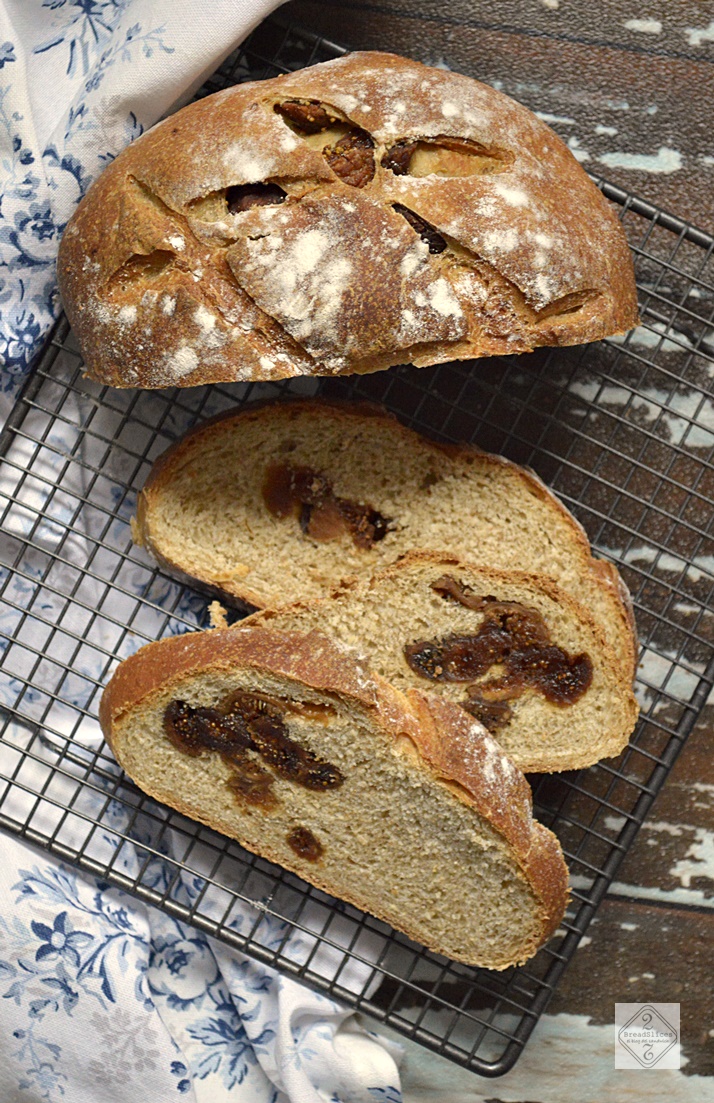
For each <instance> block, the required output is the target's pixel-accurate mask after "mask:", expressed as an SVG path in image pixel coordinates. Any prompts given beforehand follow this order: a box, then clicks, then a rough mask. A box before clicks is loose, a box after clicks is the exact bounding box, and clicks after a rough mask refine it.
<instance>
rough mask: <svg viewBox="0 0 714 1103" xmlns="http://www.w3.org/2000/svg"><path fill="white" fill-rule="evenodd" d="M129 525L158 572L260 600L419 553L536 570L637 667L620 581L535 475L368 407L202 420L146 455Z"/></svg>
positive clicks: (291, 406) (279, 407)
mask: <svg viewBox="0 0 714 1103" xmlns="http://www.w3.org/2000/svg"><path fill="white" fill-rule="evenodd" d="M133 531H134V537H135V539H136V541H137V542H138V543H140V544H144V545H145V546H146V547H147V549H148V550H149V551H151V552H152V553H153V555H154V556H155V557H156V559H157V560H158V561H159V562H160V563H161V564H162V565H164V566H165V567H167V568H168V569H170V570H172V571H174V572H179V573H180V574H182V575H185V576H188V577H189V578H191V579H194V580H198V581H200V582H201V583H203V584H204V585H206V586H209V587H211V588H213V589H215V590H216V591H218V592H219V593H220V594H221V595H222V596H224V597H225V598H227V599H228V600H233V601H236V600H238V601H240V602H244V603H247V604H249V605H252V606H254V607H257V608H265V607H275V606H278V605H282V604H285V603H286V602H292V601H300V600H311V599H313V598H317V597H322V596H324V595H325V594H327V593H329V592H330V591H331V590H332V589H333V588H334V587H335V585H336V584H337V583H338V582H339V581H340V580H342V579H344V578H347V577H350V576H362V577H366V576H369V575H371V574H373V573H374V572H375V571H377V570H379V569H380V568H382V567H385V566H387V565H388V564H389V563H393V562H394V561H395V560H396V559H398V558H399V557H400V556H401V555H403V554H404V553H405V552H408V551H412V550H414V549H427V550H428V549H433V550H444V549H446V550H447V551H448V552H450V553H453V554H456V555H459V556H461V557H462V558H464V559H466V560H467V561H469V562H473V563H475V564H477V565H483V566H491V567H498V568H504V569H511V568H517V569H522V570H523V569H525V570H527V571H529V572H530V573H533V574H544V575H547V576H549V577H551V578H553V579H555V581H557V582H558V583H559V585H560V586H562V587H563V588H564V589H565V590H567V591H568V592H569V593H571V594H573V595H574V596H575V597H576V598H578V599H579V600H580V601H582V602H583V604H585V605H586V606H587V607H588V608H589V609H590V610H591V612H592V615H593V617H595V619H596V620H597V621H598V623H599V624H600V625H601V627H602V629H603V631H604V633H605V635H606V637H607V639H608V641H609V642H610V643H611V644H612V646H613V648H614V650H615V652H616V654H617V655H618V658H619V660H620V662H621V663H622V666H623V669H624V670H625V672H626V673H627V675H628V676H632V674H633V672H634V663H635V657H636V637H635V634H634V621H633V617H632V610H631V606H630V603H629V598H628V595H627V592H626V590H625V587H624V586H623V584H622V582H621V580H620V577H619V575H618V573H617V571H616V569H615V568H614V567H613V566H612V565H611V564H609V563H606V562H604V561H601V560H597V559H595V558H593V556H592V555H591V551H590V545H589V543H588V540H587V537H586V535H585V533H584V531H583V529H582V528H581V526H580V525H579V524H578V523H577V522H576V521H575V520H574V518H573V517H572V516H571V514H570V513H569V512H568V511H567V510H566V509H565V507H564V506H563V505H562V504H561V503H560V502H559V501H558V500H557V498H556V497H555V496H554V495H553V494H552V493H551V492H550V491H549V490H548V489H547V488H546V487H545V485H544V484H543V483H542V482H541V481H540V479H538V478H537V476H535V475H534V474H533V473H532V472H530V471H528V470H526V469H525V468H523V467H519V466H517V465H516V464H513V463H510V462H509V461H508V460H505V459H503V458H502V457H499V456H493V455H489V454H488V453H485V452H481V451H479V450H478V449H476V448H473V447H470V446H459V447H456V446H449V445H444V444H438V443H435V442H434V441H431V440H427V439H426V438H424V437H422V436H420V435H419V434H418V433H415V432H414V431H412V430H410V429H407V428H405V427H404V426H403V425H401V424H400V423H399V422H398V421H397V420H396V418H394V417H393V416H392V415H390V414H388V413H386V412H385V411H384V410H382V409H378V408H376V407H372V406H369V405H366V404H349V403H328V402H321V401H314V400H310V401H305V400H297V401H292V402H290V401H289V402H277V403H268V404H256V405H255V406H247V407H245V408H243V409H241V410H238V411H232V412H229V413H227V414H224V415H222V416H220V417H218V418H216V419H213V420H211V421H208V422H206V423H204V424H203V425H201V426H199V427H198V428H197V429H195V430H193V431H192V432H189V433H188V434H187V435H186V436H185V437H184V438H183V439H182V440H181V441H179V442H178V443H176V444H175V445H173V446H172V447H171V448H169V450H168V451H167V452H165V453H164V455H163V456H161V457H160V458H159V459H158V461H157V462H156V463H155V465H154V467H153V469H152V471H151V473H150V475H149V478H148V480H147V482H146V484H145V486H144V488H143V490H142V491H141V494H140V496H139V502H138V512H137V518H136V519H135V523H134V525H133Z"/></svg>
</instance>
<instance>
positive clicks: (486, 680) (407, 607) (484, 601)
mask: <svg viewBox="0 0 714 1103" xmlns="http://www.w3.org/2000/svg"><path fill="white" fill-rule="evenodd" d="M253 625H261V626H267V627H269V628H277V629H279V630H280V631H287V632H294V631H298V632H310V631H314V630H317V631H320V632H322V633H323V634H325V635H328V636H330V638H332V639H334V640H336V641H337V642H338V643H339V644H341V645H346V646H348V647H350V648H352V649H353V650H354V651H355V652H356V653H357V654H359V655H360V656H362V657H363V658H364V659H365V661H366V662H368V664H369V667H370V669H371V670H373V671H374V672H375V673H377V674H379V675H380V676H381V677H383V678H386V680H387V681H388V682H390V683H391V684H392V685H393V686H395V687H396V688H397V689H399V690H401V691H402V692H406V691H407V690H408V689H409V688H415V689H421V690H427V691H428V692H430V693H435V694H437V695H438V696H439V697H441V698H446V699H448V700H450V701H453V702H455V703H457V704H459V705H461V706H462V707H463V708H465V709H466V710H467V711H468V712H469V713H471V715H473V716H475V717H476V718H477V719H478V720H480V721H481V723H483V724H484V726H485V727H486V728H488V730H489V731H490V732H491V734H492V735H494V736H495V738H496V739H497V740H498V742H499V743H500V744H501V746H502V747H503V749H504V750H505V751H506V753H507V754H509V755H510V756H511V758H513V760H514V762H515V763H516V765H517V766H519V767H520V769H522V770H526V771H533V772H546V771H554V770H570V769H575V768H577V767H580V766H589V765H591V764H592V763H594V762H597V761H599V760H600V759H601V758H605V757H608V756H611V755H615V754H617V753H618V752H619V751H621V750H622V748H623V747H624V746H625V744H626V743H627V740H628V738H629V735H630V733H631V731H632V728H633V726H634V723H635V719H636V717H637V703H636V701H635V697H634V694H633V692H632V683H631V679H630V677H629V675H628V674H627V672H626V671H625V670H624V668H623V666H622V663H620V662H619V661H618V659H617V657H616V656H615V654H614V652H613V650H612V648H611V647H610V646H609V644H608V643H607V642H606V640H605V638H604V635H603V633H602V631H601V630H600V628H599V626H598V625H597V624H596V622H595V621H594V620H593V618H592V617H591V615H590V614H589V612H588V610H587V609H585V607H584V606H582V605H580V604H579V603H578V602H576V601H575V600H574V599H573V598H571V597H570V596H569V595H568V594H567V593H566V592H565V591H564V590H562V589H561V588H560V587H559V586H558V585H557V584H556V583H554V582H553V581H552V580H551V579H548V578H545V577H543V576H540V577H534V576H533V575H529V574H525V573H524V572H522V571H498V570H495V569H493V568H487V567H475V566H472V565H470V564H468V563H465V562H464V561H463V560H460V559H457V558H455V557H454V556H449V555H446V554H440V553H438V552H412V553H410V554H408V555H406V556H404V557H403V558H402V559H400V560H399V561H398V562H397V563H396V564H394V565H393V566H391V567H388V568H386V569H385V570H384V571H381V572H379V573H378V574H377V575H375V576H374V577H372V578H371V579H366V580H353V581H352V582H350V583H345V584H344V585H343V586H342V587H341V588H340V589H339V590H338V591H336V592H335V593H334V594H333V595H332V596H331V597H329V598H324V599H322V600H320V601H315V602H311V603H297V604H295V605H292V606H283V607H282V608H280V609H277V610H265V611H263V612H259V613H255V614H253V616H252V617H248V618H247V619H246V620H244V621H242V622H241V627H244V628H249V627H251V626H253Z"/></svg>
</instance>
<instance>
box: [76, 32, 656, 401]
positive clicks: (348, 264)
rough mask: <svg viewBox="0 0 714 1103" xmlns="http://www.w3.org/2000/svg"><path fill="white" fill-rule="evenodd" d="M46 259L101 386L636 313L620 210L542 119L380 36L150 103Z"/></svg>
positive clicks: (578, 331)
mask: <svg viewBox="0 0 714 1103" xmlns="http://www.w3.org/2000/svg"><path fill="white" fill-rule="evenodd" d="M58 271H59V282H60V289H61V293H62V298H63V301H64V304H65V308H66V311H67V314H68V315H69V318H70V321H71V323H72V325H73V327H74V329H75V332H76V334H77V336H78V339H79V342H80V345H81V348H82V352H83V355H84V358H85V363H86V367H87V371H88V374H89V375H90V376H91V377H92V378H95V379H97V380H100V381H102V382H104V383H109V384H112V385H114V386H117V387H165V386H174V385H179V386H193V385H196V384H204V383H210V382H217V381H221V380H223V381H225V380H258V379H279V378H285V377H287V376H293V375H325V374H344V373H352V372H370V371H375V370H377V369H380V368H386V367H389V366H390V365H392V364H397V363H407V362H411V363H413V364H416V365H419V366H421V365H426V364H434V363H438V362H440V361H444V360H455V359H465V358H470V357H480V356H491V355H494V354H500V353H506V352H508V353H514V352H526V351H529V350H531V349H534V348H536V347H538V346H541V345H570V344H578V343H582V342H586V341H592V340H597V339H599V338H601V337H603V336H606V335H608V334H613V333H620V332H624V331H625V330H627V329H629V328H631V327H632V326H633V325H635V324H636V323H637V303H636V292H635V284H634V278H633V266H632V259H631V255H630V252H629V249H628V246H627V243H626V240H625V237H624V233H623V231H622V228H621V227H620V224H619V222H618V220H617V218H616V217H615V215H614V214H613V212H612V210H611V209H610V206H609V204H608V203H607V201H606V200H605V199H604V198H603V196H602V195H601V193H600V192H599V191H598V189H597V187H596V186H595V185H594V184H593V182H592V181H591V180H590V179H589V177H588V176H587V175H586V173H585V172H584V171H583V169H582V168H581V167H580V165H579V164H578V163H577V161H576V160H575V159H574V157H573V156H572V154H571V153H570V151H569V150H568V149H567V147H566V146H565V145H564V143H563V142H562V141H561V140H560V139H559V138H558V137H557V136H556V135H555V134H554V133H553V131H551V130H550V129H549V128H548V127H547V126H546V125H545V124H544V123H542V122H541V121H540V120H539V119H538V118H536V116H535V115H533V114H532V113H531V112H530V111H528V110H527V109H526V108H525V107H522V106H521V105H520V104H518V103H516V102H514V101H513V100H511V99H510V98H508V97H507V96H505V95H503V94H502V93H500V92H497V91H495V90H494V89H493V88H490V87H488V86H486V85H483V84H480V83H479V82H478V81H475V80H473V79H471V78H470V77H466V76H463V75H461V74H459V73H452V72H448V71H444V70H442V69H433V68H429V67H427V66H424V65H421V64H419V63H417V62H414V61H410V60H408V59H406V58H401V57H396V56H393V55H390V54H382V53H354V54H348V55H347V56H345V57H343V58H340V59H338V60H336V61H330V62H326V63H324V64H321V65H316V66H313V67H311V68H307V69H303V70H300V71H299V72H296V73H291V74H289V75H287V76H283V77H278V78H275V79H273V80H265V81H259V82H254V83H249V84H243V85H239V86H237V87H234V88H230V89H227V90H226V91H223V92H219V93H217V94H215V95H213V96H209V97H207V98H206V99H203V100H200V101H198V102H196V103H193V104H191V105H189V106H188V107H185V108H184V109H183V110H181V111H179V112H178V113H176V114H175V115H173V116H171V117H170V118H168V119H166V120H164V121H163V122H161V123H159V124H158V125H157V126H155V127H154V128H153V129H152V130H151V131H149V132H148V133H147V134H145V135H143V136H142V137H141V138H139V139H138V140H137V141H136V142H134V143H133V145H131V146H130V147H129V148H127V149H126V150H124V151H123V152H122V153H121V154H120V155H119V156H118V157H117V158H116V159H115V160H114V161H113V162H112V163H111V164H110V165H109V166H108V167H107V169H106V170H105V171H104V173H103V174H102V176H101V177H100V178H99V179H98V180H97V181H96V182H95V184H94V185H93V186H92V187H91V188H90V190H89V192H88V193H87V195H86V197H85V199H84V200H83V201H82V202H81V203H80V205H79V207H78V209H77V212H76V213H75V215H74V217H73V218H72V219H71V221H70V222H69V224H68V226H67V228H66V231H65V234H64V237H63V240H62V243H61V247H60V254H59V269H58Z"/></svg>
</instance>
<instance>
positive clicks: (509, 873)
mask: <svg viewBox="0 0 714 1103" xmlns="http://www.w3.org/2000/svg"><path fill="white" fill-rule="evenodd" d="M245 695H250V696H249V697H247V698H246V696H245ZM256 697H259V698H261V699H262V702H263V704H262V705H261V706H259V707H256V709H255V711H254V713H253V716H252V719H251V718H250V717H249V719H248V721H247V723H249V724H250V725H254V726H251V727H249V728H248V729H244V730H249V731H250V732H251V734H252V735H253V736H254V737H255V739H257V740H258V743H257V744H255V746H254V747H252V748H248V749H245V748H244V749H243V750H242V751H241V750H240V748H239V747H237V745H235V744H233V745H232V750H233V752H234V754H233V756H232V757H231V758H229V757H227V755H226V754H225V753H220V751H217V750H200V748H199V749H198V750H197V749H196V748H194V749H193V753H192V754H191V753H187V752H186V750H185V749H179V747H178V745H177V744H176V743H175V742H174V741H172V739H171V738H170V737H169V735H168V734H167V728H166V721H165V715H166V711H167V708H169V706H171V707H172V709H173V708H176V706H175V705H174V702H177V701H180V702H183V703H184V704H183V705H182V706H180V707H181V708H182V709H183V710H184V712H186V711H187V706H188V711H189V712H190V709H196V708H203V709H206V708H215V707H216V706H218V707H219V708H222V709H223V711H224V713H225V712H227V711H230V707H231V706H229V704H228V703H227V702H228V701H230V702H232V707H233V709H235V708H236V707H238V708H239V709H240V708H242V707H246V706H245V704H240V702H243V703H244V702H245V701H246V700H248V701H251V702H253V703H254V704H255V699H256ZM236 702H239V704H238V705H237V706H236ZM261 709H262V710H263V711H260V710H261ZM190 715H192V716H193V718H194V719H193V720H192V723H197V722H198V721H196V719H195V718H196V714H195V713H190ZM202 715H203V716H204V718H205V717H206V716H207V715H213V714H206V713H204V714H202ZM256 717H257V720H256ZM266 717H267V720H266V719H265V718H266ZM261 718H263V720H264V721H265V723H267V725H268V727H270V725H271V724H272V725H273V734H274V733H275V726H276V724H277V727H278V729H280V726H281V724H282V725H283V736H284V735H285V734H287V737H288V740H289V741H290V742H289V743H288V744H284V746H283V752H282V753H278V754H277V755H276V754H275V753H274V752H275V749H276V745H275V738H277V740H278V744H279V743H280V740H281V736H280V734H278V736H277V737H275V735H274V737H273V740H272V751H271V740H270V739H268V740H267V743H266V742H265V740H264V741H263V743H262V744H261V742H260V740H261V739H262V738H263V737H262V736H261V735H260V731H261V730H263V729H260V721H261ZM276 718H277V719H276ZM100 721H101V724H102V728H103V731H104V733H105V735H106V737H107V739H108V741H109V743H110V745H111V747H112V749H113V751H114V753H115V755H116V757H117V759H118V761H119V762H120V764H121V765H122V766H123V767H124V769H125V770H126V771H127V773H128V774H129V775H130V776H131V777H132V778H133V779H134V781H135V782H136V783H137V784H138V785H139V786H140V787H141V788H142V789H143V790H145V791H146V792H147V793H148V794H150V795H151V796H152V797H154V798H156V799H157V800H160V801H163V802H165V803H166V804H169V805H171V806H172V807H173V808H176V809H178V810H179V811H180V812H182V813H184V814H186V815H188V816H192V817H194V818H195V819H198V820H200V821H202V822H203V823H206V824H208V825H209V826H211V827H213V828H215V829H217V830H219V831H222V832H224V833H225V834H227V835H230V836H231V837H233V838H235V839H237V840H238V841H239V842H240V843H241V844H242V845H244V846H246V847H248V849H250V850H252V851H254V852H256V853H258V854H260V855H262V856H263V857H265V858H267V859H268V860H270V861H274V862H278V863H280V864H281V865H282V866H284V867H286V868H287V869H290V870H292V871H293V872H295V873H296V874H298V875H299V876H301V877H303V878H305V879H306V880H307V881H310V882H311V883H312V884H313V885H315V886H317V887H318V888H320V889H323V890H325V891H326V892H329V893H331V894H333V895H335V896H338V897H340V898H342V899H344V900H346V901H348V902H350V903H352V904H354V905H355V906H357V907H359V908H362V909H364V910H366V911H368V912H371V913H372V914H373V915H376V916H377V917H379V918H380V919H383V920H384V921H385V922H387V923H390V924H391V925H393V926H394V927H396V928H397V929H399V930H401V931H403V932H404V933H406V934H407V935H408V936H409V937H410V938H413V939H415V940H417V941H419V942H422V943H424V944H425V945H427V946H428V947H430V948H431V949H432V950H435V951H436V952H439V953H443V954H445V955H447V956H449V957H453V958H455V959H457V960H460V961H464V962H467V963H469V964H474V965H483V966H486V967H488V968H493V969H503V968H506V967H507V966H508V965H510V964H514V963H516V962H522V961H523V960H525V959H526V958H528V957H529V956H530V955H532V954H533V953H534V952H535V951H536V949H537V948H538V947H539V946H540V945H541V944H542V942H543V941H544V940H545V939H546V938H548V937H549V936H550V935H551V934H552V933H553V932H554V930H555V929H556V927H557V926H558V923H559V921H560V919H561V918H562V915H563V912H564V909H565V904H566V897H567V870H566V867H565V863H564V861H563V856H562V853H561V850H560V846H559V844H558V842H557V840H556V838H555V836H554V835H553V834H552V833H551V832H550V831H548V830H547V829H546V828H544V827H543V826H541V825H540V824H538V823H536V822H534V820H533V819H532V815H531V797H530V790H529V788H528V784H527V782H526V780H525V778H524V777H523V775H522V774H521V773H520V771H518V770H517V768H516V767H515V766H514V765H513V763H512V762H511V761H510V759H508V758H507V757H506V756H505V755H504V754H503V753H502V752H501V749H500V748H499V747H498V744H497V743H496V742H495V741H494V740H493V739H492V738H491V736H490V735H488V733H487V732H485V730H484V729H483V728H482V727H481V726H480V725H479V724H478V723H477V722H476V721H474V720H473V719H471V718H470V717H468V716H467V714H466V713H465V712H463V711H462V710H461V709H459V708H455V707H454V706H452V705H451V704H450V703H449V702H447V701H439V700H436V699H431V700H430V699H429V698H428V697H426V696H424V695H421V694H419V693H411V694H410V695H409V697H406V696H404V695H403V694H401V693H399V692H398V691H397V690H394V689H393V688H392V687H390V686H389V685H388V684H387V683H385V682H384V681H383V680H382V679H380V678H379V677H377V676H373V675H371V674H369V673H368V672H367V671H366V670H365V669H364V668H363V667H362V666H361V665H360V664H359V663H358V662H356V661H355V660H354V658H353V657H351V656H350V655H349V653H348V652H347V651H346V650H345V649H343V648H338V647H337V646H336V645H335V644H334V643H331V642H330V641H328V640H326V639H324V638H323V637H321V636H320V635H319V634H316V633H311V634H308V635H301V634H295V633H280V632H276V631H272V630H268V629H263V628H254V629H253V630H250V631H246V632H242V631H240V630H234V629H225V630H212V631H207V632H197V633H191V634H188V635H182V636H175V637H171V638H168V639H166V640H161V641H160V642H158V643H154V644H149V645H148V646H147V647H145V648H142V649H141V650H140V651H139V652H137V653H136V654H135V655H133V656H131V657H130V658H129V659H127V660H125V661H124V662H123V663H122V664H120V666H119V667H118V669H117V671H116V673H115V674H114V676H113V678H112V679H111V681H110V682H109V685H108V686H107V688H106V690H105V691H104V694H103V697H102V700H101V705H100ZM212 723H213V726H212V727H211V725H210V724H209V727H208V729H207V730H209V731H210V732H211V733H212V734H213V735H214V736H215V734H216V724H215V716H214V720H213V722H212ZM255 725H258V726H257V727H255ZM239 726H240V725H239ZM175 730H176V729H174V738H175ZM180 730H181V731H182V732H185V729H180ZM204 730H206V729H204ZM233 731H234V732H235V728H234V729H233ZM222 746H224V747H226V746H228V744H225V743H224V744H222ZM258 747H261V748H262V749H260V750H259V749H258ZM286 748H287V749H286ZM228 749H229V750H230V749H231V746H229V747H228ZM279 749H280V748H279V747H278V750H279ZM311 756H312V757H311ZM301 762H302V763H303V764H305V763H307V765H308V768H310V769H312V770H313V775H314V778H316V780H314V783H313V784H312V785H308V783H307V781H305V777H306V775H305V772H304V771H303V773H302V775H301V774H300V769H301V767H300V763H301ZM311 764H312V765H311ZM301 777H302V781H301V780H300V778H301ZM251 789H252V794H253V799H252V800H251V799H250V798H249V796H248V795H246V794H247V793H248V792H249V791H250V790H251Z"/></svg>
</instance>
